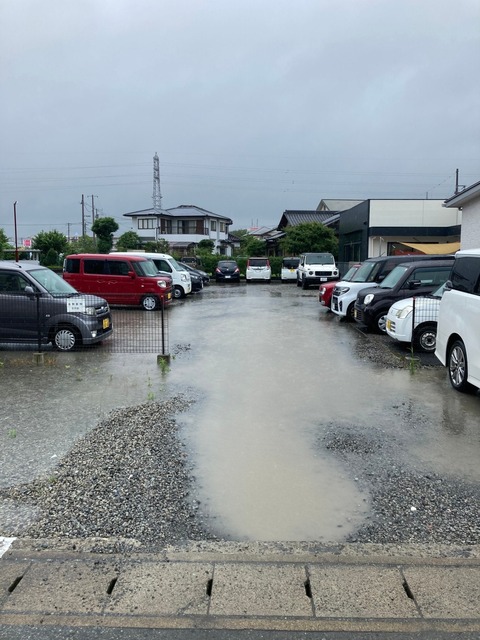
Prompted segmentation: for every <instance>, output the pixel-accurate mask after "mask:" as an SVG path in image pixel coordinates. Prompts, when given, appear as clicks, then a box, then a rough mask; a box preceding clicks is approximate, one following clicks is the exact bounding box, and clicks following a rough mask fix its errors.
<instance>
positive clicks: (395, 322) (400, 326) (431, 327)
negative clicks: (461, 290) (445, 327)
mask: <svg viewBox="0 0 480 640" xmlns="http://www.w3.org/2000/svg"><path fill="white" fill-rule="evenodd" d="M444 291H445V285H444V284H442V286H441V287H439V288H438V289H436V290H435V291H434V292H433V293H432V294H430V295H429V296H421V297H418V298H405V299H403V300H398V301H397V302H395V303H394V304H392V306H391V307H390V309H389V311H388V314H387V324H386V331H387V333H388V335H389V336H390V337H391V338H393V339H394V340H396V341H397V342H407V343H412V344H413V347H414V349H415V350H418V351H424V352H426V353H433V352H434V351H435V346H436V342H437V319H438V308H439V306H440V300H441V299H442V296H443V292H444ZM412 329H413V336H412Z"/></svg>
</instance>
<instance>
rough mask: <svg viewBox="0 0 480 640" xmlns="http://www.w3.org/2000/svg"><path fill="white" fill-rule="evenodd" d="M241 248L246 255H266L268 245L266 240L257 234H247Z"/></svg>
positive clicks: (242, 240)
mask: <svg viewBox="0 0 480 640" xmlns="http://www.w3.org/2000/svg"><path fill="white" fill-rule="evenodd" d="M240 248H241V251H242V252H243V254H244V255H246V256H264V255H265V252H266V248H267V247H266V242H265V240H260V238H257V237H256V236H250V235H246V236H243V238H242V239H241V241H240Z"/></svg>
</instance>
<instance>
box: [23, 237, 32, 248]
mask: <svg viewBox="0 0 480 640" xmlns="http://www.w3.org/2000/svg"><path fill="white" fill-rule="evenodd" d="M22 244H23V246H24V247H25V249H31V248H32V241H31V239H30V238H24V239H23V242H22Z"/></svg>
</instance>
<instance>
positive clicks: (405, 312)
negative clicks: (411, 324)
mask: <svg viewBox="0 0 480 640" xmlns="http://www.w3.org/2000/svg"><path fill="white" fill-rule="evenodd" d="M412 311H413V305H408V306H407V307H403V309H398V311H397V312H396V313H395V315H396V316H397V318H407V317H408V316H409V315H410V314H411V313H412Z"/></svg>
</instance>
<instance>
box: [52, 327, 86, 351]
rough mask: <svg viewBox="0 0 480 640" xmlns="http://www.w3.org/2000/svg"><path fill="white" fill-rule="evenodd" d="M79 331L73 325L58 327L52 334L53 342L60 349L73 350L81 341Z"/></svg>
mask: <svg viewBox="0 0 480 640" xmlns="http://www.w3.org/2000/svg"><path fill="white" fill-rule="evenodd" d="M81 341H82V340H81V338H80V335H79V333H78V332H77V330H76V329H74V328H73V327H67V326H64V327H57V328H56V329H55V330H54V332H53V336H52V342H53V346H54V347H55V349H57V350H58V351H72V350H73V349H75V347H76V346H78V345H79V344H80V343H81Z"/></svg>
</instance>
